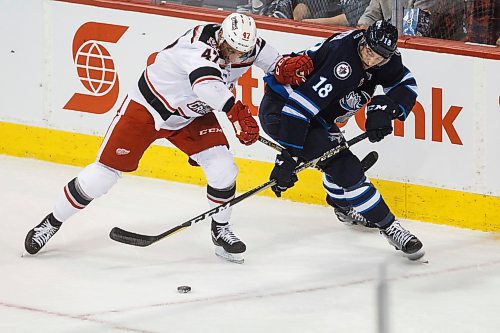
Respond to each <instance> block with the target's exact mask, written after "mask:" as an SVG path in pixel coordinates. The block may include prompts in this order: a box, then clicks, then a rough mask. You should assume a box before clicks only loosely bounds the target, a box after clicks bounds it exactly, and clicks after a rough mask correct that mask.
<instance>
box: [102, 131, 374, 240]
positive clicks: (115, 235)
mask: <svg viewBox="0 0 500 333" xmlns="http://www.w3.org/2000/svg"><path fill="white" fill-rule="evenodd" d="M367 137H368V134H367V133H366V132H365V133H362V134H360V135H358V136H356V137H354V138H352V139H351V140H349V141H347V142H344V143H343V144H341V145H340V146H338V147H335V148H334V149H331V150H329V151H327V152H325V153H324V154H323V155H321V156H319V157H317V158H315V159H313V160H310V161H309V162H306V163H303V164H301V165H299V166H297V167H296V168H295V173H299V172H301V171H302V170H305V169H307V168H309V167H312V166H315V165H316V164H317V163H318V162H321V161H324V160H326V159H328V158H330V157H332V156H334V155H337V154H338V153H340V152H342V151H344V150H346V149H348V148H349V147H350V146H352V145H354V144H356V143H358V142H360V141H361V140H364V139H366V138H367ZM275 184H276V180H270V181H268V182H266V183H264V184H262V185H259V186H257V187H255V188H253V189H251V190H250V191H248V192H245V193H243V194H241V195H239V196H237V197H235V198H233V199H231V200H229V201H228V202H226V203H223V204H222V205H219V206H217V207H214V208H212V209H210V210H208V211H206V212H204V213H201V214H200V215H198V216H195V217H193V218H192V219H190V220H188V221H186V222H184V223H182V224H179V225H177V226H175V227H173V228H171V229H169V230H167V231H165V232H163V233H161V234H159V235H154V236H150V235H142V234H137V233H134V232H130V231H126V230H123V229H121V228H118V227H114V228H113V229H111V232H110V233H109V237H110V238H111V239H112V240H115V241H117V242H120V243H124V244H128V245H134V246H142V247H144V246H149V245H151V244H153V243H156V242H158V241H159V240H161V239H163V238H165V237H168V236H170V235H172V234H174V233H176V232H179V231H181V230H183V229H185V228H188V227H190V226H191V225H193V224H195V223H197V222H200V221H203V220H204V219H206V218H207V217H210V216H212V215H214V214H217V213H219V212H221V211H223V210H225V209H227V208H229V207H231V206H234V205H236V204H237V203H238V202H240V201H243V200H245V199H246V198H248V197H251V196H252V195H254V194H257V193H259V192H261V191H263V190H265V189H267V188H269V187H271V186H273V185H275Z"/></svg>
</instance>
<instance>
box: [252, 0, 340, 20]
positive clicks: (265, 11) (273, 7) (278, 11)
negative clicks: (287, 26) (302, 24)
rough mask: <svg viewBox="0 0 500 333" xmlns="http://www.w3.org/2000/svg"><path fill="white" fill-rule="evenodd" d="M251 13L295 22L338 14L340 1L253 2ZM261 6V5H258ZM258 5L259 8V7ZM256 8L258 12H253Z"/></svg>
mask: <svg viewBox="0 0 500 333" xmlns="http://www.w3.org/2000/svg"><path fill="white" fill-rule="evenodd" d="M254 1H255V2H256V3H257V6H255V5H254V7H253V9H254V10H253V12H254V13H256V14H259V15H264V16H271V17H277V18H288V19H294V20H296V21H303V20H304V19H310V18H313V19H314V18H320V17H328V16H332V15H337V14H340V12H341V10H340V8H341V7H340V0H254ZM260 4H261V5H260ZM259 5H260V6H259ZM256 8H258V10H255V9H256Z"/></svg>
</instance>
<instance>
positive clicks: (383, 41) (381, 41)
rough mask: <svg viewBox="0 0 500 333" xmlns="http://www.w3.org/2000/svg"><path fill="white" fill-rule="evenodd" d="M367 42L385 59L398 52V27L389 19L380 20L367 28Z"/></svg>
mask: <svg viewBox="0 0 500 333" xmlns="http://www.w3.org/2000/svg"><path fill="white" fill-rule="evenodd" d="M365 42H366V44H367V45H368V46H369V47H370V48H371V49H372V50H373V51H375V52H376V53H378V54H380V55H381V56H382V57H384V58H385V59H389V58H390V57H391V56H392V55H393V54H394V52H396V48H397V44H398V29H396V27H395V26H393V25H392V24H391V23H390V22H389V21H385V20H378V21H377V22H375V23H373V24H372V25H370V26H369V27H368V29H366V32H365Z"/></svg>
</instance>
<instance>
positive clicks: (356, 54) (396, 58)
mask: <svg viewBox="0 0 500 333" xmlns="http://www.w3.org/2000/svg"><path fill="white" fill-rule="evenodd" d="M397 39H398V32H397V29H396V28H395V27H394V26H393V25H391V24H390V23H389V22H387V21H377V22H375V23H374V24H373V25H371V26H370V27H368V29H367V30H353V31H348V32H344V33H341V34H334V35H333V36H331V37H329V38H327V39H326V40H325V41H324V42H322V43H320V44H318V45H316V46H314V47H313V48H311V49H309V50H306V51H304V52H303V53H304V54H306V55H308V56H309V57H310V58H311V59H312V62H313V64H314V71H312V73H310V74H309V75H308V77H307V79H306V80H305V82H304V83H302V84H300V85H298V86H290V85H285V84H280V83H279V82H278V81H277V80H276V78H275V77H274V76H268V77H266V78H265V80H266V82H267V86H266V91H265V95H264V98H263V100H262V102H261V104H260V114H259V119H260V122H261V126H262V129H263V130H264V131H265V132H266V133H267V134H268V135H270V136H271V137H272V138H273V139H275V140H277V141H278V142H279V143H280V144H281V145H283V147H285V148H286V149H285V150H283V152H282V153H280V154H279V155H278V156H277V158H276V163H275V166H274V169H273V170H272V172H271V175H270V178H271V179H275V180H276V181H277V185H276V186H274V187H273V191H274V192H275V194H276V195H277V196H278V197H279V196H281V192H283V191H285V190H286V189H288V188H290V187H292V186H293V185H294V183H295V182H296V181H297V177H296V176H295V175H294V174H293V170H294V169H295V167H296V166H297V165H298V164H299V163H300V162H301V161H308V160H311V159H313V158H316V157H318V156H320V155H321V154H323V153H324V152H326V151H327V150H329V149H332V148H335V147H336V146H338V145H340V144H341V143H342V142H344V141H345V139H344V137H343V135H342V134H341V132H340V130H339V128H338V127H337V125H336V123H339V122H344V121H346V120H347V119H349V117H351V116H352V115H354V114H355V113H356V112H357V111H358V110H359V109H361V108H362V107H363V106H364V105H366V104H368V105H367V117H366V123H365V127H366V131H367V133H368V137H369V139H370V141H371V142H378V141H380V140H382V139H383V138H384V137H385V136H387V135H388V134H390V133H392V130H393V128H392V121H393V120H394V119H400V120H405V119H406V117H407V116H408V114H409V112H410V111H411V109H412V107H413V105H414V104H415V101H416V97H417V84H416V81H415V79H414V77H413V75H412V73H411V72H410V70H408V68H406V67H405V66H404V65H403V63H402V60H401V54H400V53H399V52H398V50H397V45H396V44H397ZM378 85H380V86H382V88H383V91H384V95H376V96H373V94H374V92H375V88H376V87H377V86H378ZM372 96H373V97H372ZM319 167H320V168H321V170H322V172H323V185H324V187H325V189H326V193H327V199H326V200H327V202H328V204H330V205H331V206H333V207H334V209H335V213H336V214H337V216H338V217H339V219H340V220H341V221H343V222H351V223H353V224H355V223H357V224H363V225H366V226H372V227H377V228H379V229H380V232H381V233H382V234H383V235H384V236H385V237H386V238H387V239H388V241H389V243H390V244H391V245H393V246H395V248H396V249H397V250H401V251H402V252H403V253H404V254H405V256H407V257H408V258H409V259H412V260H416V259H420V258H421V257H422V256H423V255H424V249H423V246H422V242H421V241H420V240H419V239H418V238H417V237H416V236H414V235H413V234H412V233H410V232H409V231H408V230H406V229H405V228H403V227H402V226H401V225H400V223H399V222H398V221H397V220H396V219H395V217H394V215H393V214H392V212H391V211H390V209H389V207H388V206H387V204H386V203H385V201H384V199H383V198H382V197H381V195H380V193H379V192H378V190H377V189H376V188H375V187H374V186H373V184H372V183H371V182H370V181H369V180H368V179H367V178H366V176H365V174H364V171H363V169H362V167H361V163H360V161H359V159H358V158H357V157H356V156H355V155H354V154H353V153H352V152H351V151H350V150H345V151H343V152H342V153H340V154H338V155H335V156H334V157H333V158H331V159H329V160H327V161H326V162H323V163H322V164H320V165H319Z"/></svg>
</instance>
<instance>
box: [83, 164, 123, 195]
mask: <svg viewBox="0 0 500 333" xmlns="http://www.w3.org/2000/svg"><path fill="white" fill-rule="evenodd" d="M120 177H121V172H119V171H117V170H114V169H111V168H109V167H107V166H105V165H103V164H101V163H99V162H94V163H92V164H89V165H88V166H87V167H86V168H85V169H83V170H82V171H81V172H80V173H79V174H78V176H77V177H76V178H77V181H78V185H79V186H80V189H81V190H82V191H83V194H85V195H86V196H87V197H88V198H89V199H95V198H98V197H100V196H102V195H103V194H105V193H107V192H108V191H109V189H110V188H111V187H113V185H115V184H116V182H117V181H118V179H119V178H120Z"/></svg>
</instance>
